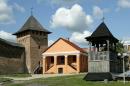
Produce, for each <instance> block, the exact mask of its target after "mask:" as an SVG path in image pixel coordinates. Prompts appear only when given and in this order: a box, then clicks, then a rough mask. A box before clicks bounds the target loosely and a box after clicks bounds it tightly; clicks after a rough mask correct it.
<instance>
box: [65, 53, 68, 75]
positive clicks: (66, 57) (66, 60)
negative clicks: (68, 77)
mask: <svg viewBox="0 0 130 86" xmlns="http://www.w3.org/2000/svg"><path fill="white" fill-rule="evenodd" d="M67 65H68V56H67V55H65V73H67V72H68V71H67Z"/></svg>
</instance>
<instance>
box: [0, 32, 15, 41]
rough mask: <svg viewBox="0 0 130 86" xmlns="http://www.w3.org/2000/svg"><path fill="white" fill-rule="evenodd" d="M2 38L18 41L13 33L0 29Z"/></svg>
mask: <svg viewBox="0 0 130 86" xmlns="http://www.w3.org/2000/svg"><path fill="white" fill-rule="evenodd" d="M0 38H2V39H5V40H8V41H12V42H15V41H16V37H15V36H14V35H12V34H11V33H8V32H5V31H3V30H1V31H0Z"/></svg>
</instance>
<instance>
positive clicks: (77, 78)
mask: <svg viewBox="0 0 130 86" xmlns="http://www.w3.org/2000/svg"><path fill="white" fill-rule="evenodd" d="M84 76H85V75H83V74H82V75H72V76H60V77H53V78H52V77H51V78H41V79H34V80H30V81H25V82H24V83H20V84H9V85H6V86H130V82H127V83H126V84H125V85H124V84H123V82H119V81H117V82H116V81H112V82H108V83H107V84H106V83H104V82H90V81H84V80H83V77H84ZM33 84H34V85H33Z"/></svg>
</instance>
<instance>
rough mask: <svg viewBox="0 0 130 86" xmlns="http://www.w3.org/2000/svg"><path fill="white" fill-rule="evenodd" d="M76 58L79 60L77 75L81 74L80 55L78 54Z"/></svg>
mask: <svg viewBox="0 0 130 86" xmlns="http://www.w3.org/2000/svg"><path fill="white" fill-rule="evenodd" d="M76 58H77V73H79V72H80V54H77V55H76Z"/></svg>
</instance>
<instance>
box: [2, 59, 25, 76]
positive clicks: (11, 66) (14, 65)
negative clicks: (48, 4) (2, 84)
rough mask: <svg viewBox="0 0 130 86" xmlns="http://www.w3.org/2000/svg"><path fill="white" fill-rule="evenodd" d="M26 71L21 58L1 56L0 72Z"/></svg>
mask: <svg viewBox="0 0 130 86" xmlns="http://www.w3.org/2000/svg"><path fill="white" fill-rule="evenodd" d="M13 73H24V65H23V61H22V59H21V58H6V57H0V74H13Z"/></svg>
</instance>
